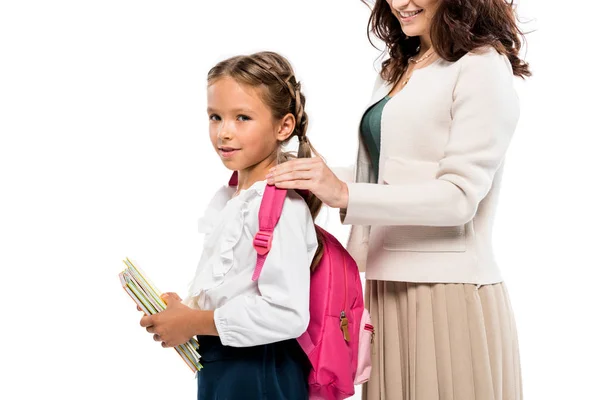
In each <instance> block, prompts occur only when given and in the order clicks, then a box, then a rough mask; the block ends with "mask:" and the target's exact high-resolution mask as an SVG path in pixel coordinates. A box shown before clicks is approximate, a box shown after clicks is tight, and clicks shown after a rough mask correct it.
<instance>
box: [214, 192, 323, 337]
mask: <svg viewBox="0 0 600 400" xmlns="http://www.w3.org/2000/svg"><path fill="white" fill-rule="evenodd" d="M316 248H317V238H316V233H315V228H314V225H313V222H312V218H311V216H310V212H309V210H308V207H307V206H306V203H305V202H304V200H303V199H302V198H301V197H300V196H298V195H297V194H296V193H290V194H289V195H288V197H287V198H286V200H285V203H284V206H283V212H282V214H281V218H280V220H279V223H278V224H277V227H276V228H275V231H274V233H273V245H272V248H271V251H270V252H269V254H268V256H267V258H266V261H265V264H264V266H263V269H262V273H261V275H260V278H259V279H258V289H259V292H260V295H259V296H247V295H240V296H237V297H235V298H233V299H231V300H230V301H228V302H227V303H226V304H225V305H224V306H222V307H220V308H218V309H216V310H215V312H214V323H215V326H216V331H217V332H218V334H219V336H220V338H221V342H222V343H223V344H224V345H226V346H234V347H247V346H256V345H260V344H266V343H273V342H279V341H282V340H287V339H294V338H297V337H299V336H300V335H301V334H302V333H304V331H305V330H306V328H307V326H308V321H309V318H310V315H309V298H310V264H311V262H312V259H313V256H314V254H315V251H316Z"/></svg>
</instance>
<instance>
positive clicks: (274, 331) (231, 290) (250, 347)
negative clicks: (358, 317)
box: [141, 52, 321, 400]
mask: <svg viewBox="0 0 600 400" xmlns="http://www.w3.org/2000/svg"><path fill="white" fill-rule="evenodd" d="M304 104H305V98H304V95H303V94H302V92H301V91H300V83H299V82H298V81H297V80H296V78H295V76H294V71H293V70H292V67H291V66H290V64H289V63H288V61H287V60H286V59H285V58H283V57H282V56H280V55H278V54H275V53H272V52H262V53H257V54H253V55H250V56H238V57H233V58H230V59H228V60H225V61H222V62H220V63H219V64H217V65H216V66H215V67H213V68H212V69H211V70H210V72H209V73H208V118H209V131H210V138H211V141H212V145H213V147H214V149H215V151H216V152H217V154H218V155H219V156H220V158H221V161H222V162H223V164H224V165H225V166H226V167H227V168H228V169H230V170H232V171H237V177H238V180H237V186H226V187H223V188H222V189H220V190H219V191H218V192H217V193H216V195H215V196H214V198H213V200H212V201H211V202H210V205H209V206H208V209H207V210H206V213H205V216H204V218H203V219H202V220H201V223H200V228H201V231H202V232H203V233H205V234H206V236H205V241H204V250H203V253H202V257H201V260H200V263H199V265H198V269H197V271H196V276H195V278H194V279H193V281H192V283H191V285H190V293H189V296H188V298H187V299H186V301H185V302H184V303H182V302H181V299H180V298H179V297H178V296H177V295H175V294H167V295H166V299H165V300H166V301H167V304H168V308H167V309H166V310H165V311H163V312H161V313H159V314H156V315H153V316H146V317H143V318H142V321H141V325H142V326H144V327H146V329H147V330H148V332H151V333H153V334H154V339H155V340H156V341H160V342H162V345H163V347H172V346H177V345H179V344H181V343H184V342H186V341H187V340H189V339H190V338H191V337H192V336H194V335H198V341H199V343H200V349H199V352H200V354H201V362H202V364H203V366H204V368H203V369H202V370H201V371H200V372H198V399H202V400H207V399H217V398H218V399H266V398H268V399H306V398H307V397H308V386H307V374H308V371H309V370H308V367H309V365H308V359H307V358H306V356H305V355H304V353H303V352H302V350H301V348H300V347H299V345H298V343H297V341H296V340H295V339H296V338H297V337H299V336H300V335H301V334H302V333H304V331H305V330H306V328H307V326H308V321H309V293H310V292H309V284H310V267H311V264H312V263H313V262H314V260H317V257H318V254H317V253H318V251H317V250H318V249H319V243H318V240H317V235H316V231H315V227H314V224H313V219H314V217H315V216H316V214H317V213H318V211H319V208H320V206H321V202H320V200H318V199H317V198H316V197H312V196H311V195H308V196H307V197H306V200H305V199H304V198H303V197H301V196H300V195H298V194H297V193H295V192H290V193H289V194H288V197H287V198H286V200H285V203H284V207H283V213H282V215H281V219H280V220H279V223H278V224H277V227H276V228H275V231H274V237H273V246H272V249H271V251H270V253H269V255H268V257H267V258H266V262H265V264H264V266H263V270H262V274H261V275H260V278H259V279H258V280H257V281H253V280H252V273H253V271H254V268H255V266H256V260H257V257H256V250H255V249H254V247H253V239H254V235H255V234H256V233H257V231H258V210H259V207H260V204H261V199H262V195H263V192H264V190H265V187H266V181H265V180H264V178H265V176H266V174H267V171H268V170H269V169H270V168H271V167H273V166H275V165H276V164H278V162H280V161H285V160H287V159H290V158H292V157H294V156H293V155H291V154H290V153H286V152H284V151H283V146H284V145H286V144H287V143H288V142H289V141H290V140H291V139H292V138H296V139H297V140H298V143H299V147H298V153H297V157H299V158H307V157H311V156H312V151H311V149H312V146H311V145H310V143H309V141H308V138H307V137H306V131H307V125H308V117H307V115H306V113H305V112H304ZM233 181H234V180H233V179H232V184H233V183H235V182H233ZM315 256H317V257H315Z"/></svg>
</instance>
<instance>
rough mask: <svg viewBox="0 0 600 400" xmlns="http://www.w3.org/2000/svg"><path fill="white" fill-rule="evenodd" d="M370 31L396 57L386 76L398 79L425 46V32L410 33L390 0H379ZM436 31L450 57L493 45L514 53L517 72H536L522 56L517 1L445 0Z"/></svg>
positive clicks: (437, 43) (437, 42) (437, 45)
mask: <svg viewBox="0 0 600 400" xmlns="http://www.w3.org/2000/svg"><path fill="white" fill-rule="evenodd" d="M362 1H363V3H365V4H367V5H369V1H368V0H362ZM371 3H372V1H371ZM369 31H370V32H369V39H370V35H371V33H373V34H375V37H377V38H379V39H381V40H382V41H383V42H384V43H385V45H386V50H387V53H388V54H389V56H390V58H389V59H387V60H385V61H384V62H383V63H382V71H381V77H382V78H383V79H385V80H386V81H388V82H390V83H392V82H396V81H397V80H398V79H399V78H400V76H401V75H402V74H403V73H404V71H405V70H406V68H407V67H408V60H409V59H410V58H411V57H414V56H415V55H416V54H417V52H418V51H419V46H420V39H419V37H408V36H406V35H405V34H404V32H403V31H402V28H401V26H400V22H399V21H398V19H397V18H396V16H395V15H394V14H392V11H391V8H390V5H389V4H388V3H387V1H386V0H375V4H374V5H373V8H372V11H371V17H370V18H369ZM430 35H431V43H432V46H433V48H434V49H435V51H436V53H437V54H438V55H439V56H440V57H441V58H443V59H445V60H446V61H457V60H458V59H460V58H461V57H462V56H464V55H465V54H467V53H468V52H470V51H474V50H477V49H478V48H481V47H484V46H491V47H493V48H494V49H496V50H497V51H498V52H499V53H500V54H504V55H506V56H507V57H508V60H509V61H510V63H511V65H512V70H513V74H514V75H515V76H519V77H521V78H524V77H526V76H531V72H530V71H529V65H528V64H527V63H526V62H524V61H523V60H521V59H520V58H519V50H520V49H521V43H522V41H524V40H525V36H524V34H523V32H522V31H521V30H520V29H519V27H518V26H517V18H516V13H515V9H514V6H513V0H510V1H507V0H440V3H439V7H438V9H437V10H436V12H435V15H434V16H433V19H432V21H431V32H430ZM371 43H372V42H371Z"/></svg>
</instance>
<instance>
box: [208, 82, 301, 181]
mask: <svg viewBox="0 0 600 400" xmlns="http://www.w3.org/2000/svg"><path fill="white" fill-rule="evenodd" d="M259 90H260V89H259V88H254V87H251V86H248V85H243V84H239V83H238V82H237V81H236V80H234V79H233V78H231V77H222V78H219V79H218V80H216V81H214V82H212V83H211V84H209V86H208V91H207V94H208V110H207V112H208V117H209V132H210V140H211V141H212V144H213V147H214V149H215V151H216V152H217V153H218V154H219V156H220V157H221V161H223V164H225V166H226V167H227V168H229V169H230V170H236V171H244V170H252V169H254V168H255V167H257V166H262V167H265V168H268V167H269V166H270V165H271V164H272V163H273V162H274V161H275V159H276V156H277V149H278V148H279V144H280V141H281V140H285V139H286V138H287V137H288V136H289V135H290V134H291V133H292V132H293V129H294V125H293V123H292V125H291V127H290V126H289V123H288V122H289V121H288V120H287V119H286V118H284V119H283V120H282V121H277V120H276V119H275V118H273V115H272V112H271V110H270V109H269V108H268V106H267V105H266V104H265V103H264V102H263V101H262V99H261V97H260V93H259ZM292 120H293V118H292ZM286 121H287V122H286Z"/></svg>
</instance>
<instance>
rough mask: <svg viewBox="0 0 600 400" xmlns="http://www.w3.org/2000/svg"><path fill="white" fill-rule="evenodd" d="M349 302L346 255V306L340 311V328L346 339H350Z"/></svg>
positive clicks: (347, 340)
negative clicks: (347, 314)
mask: <svg viewBox="0 0 600 400" xmlns="http://www.w3.org/2000/svg"><path fill="white" fill-rule="evenodd" d="M347 302H348V273H347V272H346V258H345V257H344V306H343V308H342V312H341V313H340V329H341V330H342V332H343V334H344V340H345V341H346V342H349V341H350V331H349V330H348V318H347V317H346V305H347Z"/></svg>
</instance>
